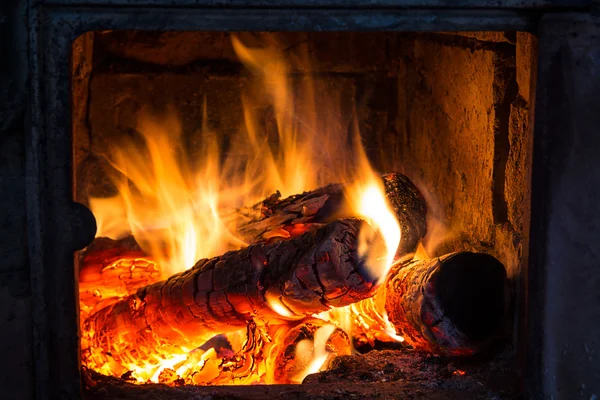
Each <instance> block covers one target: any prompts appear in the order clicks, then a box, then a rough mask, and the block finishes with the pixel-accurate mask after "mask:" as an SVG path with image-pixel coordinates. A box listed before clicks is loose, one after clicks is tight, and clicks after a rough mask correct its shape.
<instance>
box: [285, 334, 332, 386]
mask: <svg viewBox="0 0 600 400" xmlns="http://www.w3.org/2000/svg"><path fill="white" fill-rule="evenodd" d="M335 329H336V328H335V325H332V324H327V325H324V326H322V327H320V328H319V329H317V331H316V332H315V336H314V341H310V340H303V341H301V342H300V343H298V345H297V346H296V357H297V358H301V357H302V356H306V355H308V357H309V358H310V360H311V361H310V362H309V363H308V366H307V367H306V368H305V369H304V370H303V371H302V372H300V373H299V374H298V375H296V376H295V377H294V378H293V379H292V381H293V382H295V383H302V381H303V380H304V378H306V376H307V375H310V374H315V373H317V372H319V371H321V369H322V368H323V366H324V364H325V362H326V361H327V358H328V357H329V353H328V352H327V347H326V345H327V340H328V339H329V337H330V336H331V334H332V333H333V331H335Z"/></svg>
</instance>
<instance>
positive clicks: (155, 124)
mask: <svg viewBox="0 0 600 400" xmlns="http://www.w3.org/2000/svg"><path fill="white" fill-rule="evenodd" d="M233 47H234V50H235V52H236V54H237V55H238V57H239V59H240V60H241V61H242V62H243V63H244V64H245V65H246V66H247V67H248V69H249V70H250V71H251V73H252V74H253V77H254V80H253V81H254V82H255V83H256V87H254V88H249V89H248V90H247V92H244V93H243V94H242V102H243V110H244V124H243V126H242V127H240V130H239V133H238V134H237V135H236V136H235V137H234V138H232V140H230V143H231V144H230V145H229V147H227V148H225V147H224V146H223V145H222V144H220V143H219V140H218V135H217V134H216V133H215V132H213V131H212V130H211V128H210V127H209V126H208V125H207V123H206V121H207V120H208V118H207V105H206V102H205V104H204V110H203V111H204V118H203V120H204V121H205V122H204V124H203V126H202V130H201V132H200V133H199V135H198V140H200V141H201V142H202V151H201V153H200V154H196V155H195V156H194V158H193V159H191V158H190V156H189V155H187V153H186V151H185V148H184V146H183V144H182V137H181V136H182V127H181V122H180V120H179V118H178V117H177V114H176V112H175V111H173V110H169V111H168V112H167V113H166V114H165V115H163V116H161V117H151V116H149V113H148V112H147V111H145V112H144V113H143V114H142V115H141V116H140V118H139V121H138V126H137V132H138V133H139V135H138V137H134V138H126V139H124V140H123V141H122V142H120V143H115V146H113V148H112V153H111V157H110V160H109V161H110V163H111V165H112V166H113V167H114V169H115V170H116V171H118V173H117V174H115V177H114V178H115V179H114V182H115V184H116V186H117V189H118V194H117V195H116V196H115V197H113V198H109V199H99V198H91V199H90V201H89V204H90V208H91V209H92V211H93V213H94V215H95V216H96V219H97V221H98V233H97V236H106V237H111V238H115V239H116V238H120V237H123V236H125V235H128V234H131V235H133V236H134V237H135V239H136V241H137V242H138V243H139V244H140V246H141V247H142V249H143V250H144V251H145V253H147V254H148V255H150V256H151V258H152V259H153V260H154V261H155V262H156V263H157V264H158V265H160V266H161V267H162V272H163V275H164V277H165V278H166V277H168V276H171V275H172V274H174V273H177V272H181V271H183V270H186V269H188V268H190V267H191V266H193V265H194V263H195V262H196V261H197V260H199V259H201V258H206V257H212V256H216V255H219V254H222V253H224V252H226V251H228V250H232V249H239V248H242V247H244V246H246V245H247V243H245V242H244V240H242V239H241V238H240V237H239V236H238V235H237V233H236V232H237V226H238V225H239V224H240V223H241V222H243V221H240V219H239V218H240V216H239V213H237V214H236V215H237V216H236V217H231V215H234V214H235V213H233V212H231V210H235V209H236V208H239V207H241V206H243V205H251V204H255V203H257V202H258V201H260V200H262V199H264V198H265V197H266V196H267V195H269V194H271V193H273V192H275V191H277V190H278V191H280V192H281V193H282V195H284V196H287V195H292V194H296V193H301V192H303V191H305V190H309V189H313V188H315V187H317V186H320V185H324V184H327V183H331V182H345V183H349V184H348V185H347V187H346V190H345V195H346V196H347V198H348V200H349V203H350V204H351V207H352V209H353V211H354V213H355V214H356V215H357V216H360V217H361V218H363V219H364V220H365V221H367V222H368V223H369V224H370V225H372V226H374V227H376V228H377V229H378V230H379V231H380V232H381V233H382V234H383V237H384V239H385V246H386V252H385V254H386V257H385V258H383V259H378V260H369V262H368V263H367V264H368V265H369V266H370V268H371V271H369V272H370V274H371V275H372V276H373V277H374V278H375V279H374V280H375V281H378V282H381V281H382V280H383V279H385V277H386V274H387V272H388V271H389V268H390V267H391V264H392V260H393V257H394V254H395V252H396V249H397V247H398V244H399V241H400V227H399V225H398V222H397V219H396V218H395V216H394V213H393V212H392V211H391V209H390V207H389V205H388V204H387V201H386V199H385V195H384V190H383V185H382V181H381V178H380V176H378V175H377V174H376V173H375V172H374V171H373V169H372V167H371V165H370V163H369V161H368V159H367V156H366V154H365V151H364V149H363V147H362V145H361V140H360V133H359V131H358V127H357V123H356V115H352V116H351V118H349V120H348V121H341V120H340V117H339V115H340V114H341V112H340V110H341V106H340V99H339V98H336V97H335V96H326V94H325V93H323V92H322V91H319V90H317V84H316V82H315V80H314V79H312V78H311V77H310V76H308V75H307V76H305V77H304V78H303V79H302V80H301V82H300V89H295V88H297V85H296V86H295V84H296V83H298V82H294V81H293V79H292V78H291V77H290V65H289V64H288V63H287V62H286V59H285V57H284V54H282V53H280V52H277V51H275V50H273V48H274V47H273V46H267V47H264V48H249V47H246V46H244V45H243V44H242V42H241V40H239V39H238V38H236V37H234V38H233ZM301 62H305V60H301ZM262 105H268V106H270V107H271V108H272V109H273V111H274V117H275V122H276V128H277V129H276V133H277V134H276V137H269V136H268V135H265V133H264V127H263V126H261V124H260V123H259V121H260V118H259V115H258V112H257V109H259V108H260V106H262ZM348 124H350V127H351V128H352V129H351V131H352V135H351V136H352V137H351V138H348V129H347V128H348ZM345 143H351V145H350V146H344V144H345ZM223 155H224V156H225V157H224V159H223ZM362 231H365V232H362ZM362 231H361V236H360V238H359V240H360V242H359V252H364V251H365V249H366V248H367V247H368V246H370V245H371V242H372V241H373V237H369V234H368V233H367V232H366V231H367V230H362ZM370 231H372V232H373V231H374V230H370ZM373 253H375V254H377V253H378V252H373ZM379 254H381V253H379ZM268 301H269V304H270V306H271V307H272V308H273V310H274V311H275V312H276V313H278V314H279V315H281V316H282V317H287V318H288V319H291V318H292V317H293V316H292V315H288V314H289V311H288V310H287V309H286V308H285V307H284V306H282V305H280V304H279V303H278V302H277V299H268ZM357 310H359V309H356V308H355V309H354V311H353V313H355V314H356V313H357V312H359V311H357ZM344 318H347V317H343V316H340V315H337V316H336V315H335V314H330V315H329V316H327V318H325V319H327V320H330V321H332V322H335V323H336V324H338V325H340V324H341V325H344V323H343V321H342V320H344ZM382 318H384V317H382ZM346 325H347V324H346ZM388 325H389V323H388ZM273 329H275V328H273ZM286 329H287V328H286V327H285V326H281V327H279V328H277V329H275V331H273V330H272V331H271V332H270V333H269V332H262V333H261V334H260V335H258V336H256V335H253V334H247V332H236V333H232V334H227V335H226V337H227V340H228V343H229V344H230V345H231V349H229V350H228V352H229V353H231V354H229V353H227V352H226V353H227V354H228V355H223V354H224V353H223V354H221V353H219V352H218V351H216V349H214V348H212V347H211V348H208V349H206V350H200V349H198V348H196V349H194V348H183V347H176V346H172V347H168V346H167V347H165V348H161V349H160V350H159V349H149V348H146V349H140V351H139V353H140V354H143V355H144V356H143V357H142V359H139V358H137V359H136V358H134V357H130V356H127V357H126V356H123V357H122V358H121V360H122V361H121V364H120V365H114V363H113V364H111V363H105V364H103V365H97V364H94V361H93V360H94V357H93V354H94V352H95V351H97V349H93V348H92V349H84V354H87V355H88V356H85V357H84V364H86V365H87V366H88V367H90V368H93V369H96V370H98V371H100V372H102V373H105V374H110V375H117V376H120V375H121V374H122V373H123V372H125V371H133V372H132V374H131V376H132V377H133V378H134V379H136V380H137V381H138V382H147V381H152V382H159V381H160V382H166V383H169V382H171V381H172V380H173V379H179V378H180V379H184V380H185V382H187V383H195V384H215V383H216V384H227V383H236V384H243V383H254V382H261V383H273V379H272V378H270V377H272V374H270V373H269V368H272V365H273V361H272V359H273V356H272V353H273V352H274V351H275V349H276V348H277V345H278V343H279V341H280V340H281V338H282V337H283V335H285V332H286ZM333 329H334V327H333V325H326V326H325V327H322V328H320V329H319V331H318V332H317V335H316V336H315V343H314V346H313V348H314V351H313V352H312V353H311V354H312V356H311V357H312V361H311V362H310V365H309V366H308V368H307V369H306V371H304V372H303V374H302V375H303V376H298V377H296V378H295V379H296V380H298V381H301V380H302V379H303V378H304V376H306V374H308V373H312V372H316V371H318V370H319V368H321V366H322V365H323V362H324V360H325V358H326V354H325V353H324V347H323V346H324V343H325V342H326V341H327V339H328V337H329V335H330V334H331V333H332V332H333ZM274 332H275V333H274ZM347 332H349V331H348V330H347ZM219 333H220V332H215V335H218V334H219ZM82 347H85V345H84V344H83V342H82ZM299 348H300V347H299ZM165 349H166V350H165ZM90 354H91V355H92V356H90ZM248 354H253V355H251V356H248ZM257 354H262V357H263V358H262V361H261V362H258V361H260V360H258V359H255V358H253V357H254V356H255V355H257ZM247 357H252V361H251V362H250V361H249V359H248V358H247ZM324 357H325V358H324ZM255 361H257V362H256V363H255ZM250 364H251V365H252V367H250V366H249V365H250ZM223 365H227V366H229V367H228V369H227V370H228V371H234V372H231V373H229V374H224V372H223V371H225V369H223ZM252 368H253V369H252ZM235 371H237V372H235ZM242 371H243V372H242Z"/></svg>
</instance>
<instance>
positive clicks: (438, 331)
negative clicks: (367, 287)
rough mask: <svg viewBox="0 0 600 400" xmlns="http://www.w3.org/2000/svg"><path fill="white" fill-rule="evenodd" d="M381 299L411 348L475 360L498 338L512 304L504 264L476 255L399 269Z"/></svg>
mask: <svg viewBox="0 0 600 400" xmlns="http://www.w3.org/2000/svg"><path fill="white" fill-rule="evenodd" d="M379 296H384V297H385V310H386V312H387V315H388V318H389V322H390V323H391V325H392V326H393V328H395V330H396V333H397V334H398V335H401V336H402V337H404V339H405V340H406V342H407V343H408V344H410V345H412V346H413V347H415V348H417V349H422V350H426V351H429V352H432V353H438V354H445V355H471V354H474V353H476V352H477V351H479V350H481V349H482V348H484V347H485V346H486V345H488V344H489V343H490V342H491V340H493V339H495V338H497V336H498V332H499V331H500V330H501V327H502V324H503V322H504V321H506V316H507V309H508V303H509V291H508V280H507V277H506V270H505V269H504V266H503V265H502V263H500V261H498V260H497V259H496V258H494V257H493V256H491V255H488V254H484V253H471V252H460V253H452V254H447V255H445V256H443V257H439V258H434V259H431V260H427V261H413V262H411V263H408V264H406V265H399V266H396V267H395V268H393V269H392V270H391V271H390V274H389V275H388V279H387V282H386V284H385V287H382V290H380V291H379V292H378V294H377V297H379Z"/></svg>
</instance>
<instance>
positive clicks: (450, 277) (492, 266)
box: [435, 252, 509, 343]
mask: <svg viewBox="0 0 600 400" xmlns="http://www.w3.org/2000/svg"><path fill="white" fill-rule="evenodd" d="M435 287H436V299H437V301H438V303H439V305H440V306H441V308H442V309H443V310H444V316H445V317H447V318H448V319H450V320H451V321H452V322H453V323H454V325H455V326H456V328H457V329H458V330H459V331H460V332H462V333H463V334H464V335H465V336H466V337H468V338H469V340H470V341H471V342H473V343H479V342H482V341H486V340H488V339H489V338H491V337H493V336H495V335H496V333H497V332H498V331H499V330H500V328H501V327H502V325H503V323H504V322H505V321H506V317H507V314H508V307H507V304H508V303H509V291H508V281H507V275H506V270H505V268H504V265H502V263H501V262H500V261H498V260H497V259H496V258H495V257H493V256H491V255H489V254H485V253H470V252H462V253H456V254H454V255H452V256H450V257H449V258H448V259H446V260H445V262H444V263H443V264H442V265H441V267H440V269H439V272H438V274H437V278H436V281H435Z"/></svg>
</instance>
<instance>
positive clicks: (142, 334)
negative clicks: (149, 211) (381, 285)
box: [84, 219, 386, 357]
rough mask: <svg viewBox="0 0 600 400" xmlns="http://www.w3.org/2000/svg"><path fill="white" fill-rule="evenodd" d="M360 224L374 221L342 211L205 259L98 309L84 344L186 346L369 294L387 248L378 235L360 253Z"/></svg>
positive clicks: (119, 349)
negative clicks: (306, 227)
mask: <svg viewBox="0 0 600 400" xmlns="http://www.w3.org/2000/svg"><path fill="white" fill-rule="evenodd" d="M360 229H371V228H370V227H369V226H368V224H365V223H363V222H362V221H361V220H358V219H343V220H338V221H335V222H332V223H329V224H327V225H325V226H323V227H321V228H319V229H317V230H315V231H310V232H307V233H305V234H303V235H301V236H299V237H297V238H294V239H290V240H287V241H281V242H276V243H268V244H256V245H252V246H249V247H247V248H245V249H243V250H239V251H232V252H229V253H226V254H224V255H223V256H221V257H215V258H212V259H204V260H200V261H198V263H197V264H196V265H195V266H194V267H193V268H192V269H189V270H187V271H185V272H182V273H179V274H176V275H173V276H171V277H170V278H169V279H168V280H166V281H161V282H158V283H155V284H153V285H150V286H146V287H143V288H140V289H139V290H138V291H137V293H136V294H134V295H130V296H127V297H125V298H123V299H122V300H120V301H118V302H116V303H114V304H112V305H110V306H108V307H106V308H104V309H102V310H100V311H98V312H96V313H94V314H93V315H92V316H91V317H90V318H88V319H87V321H86V322H85V329H84V331H85V332H88V335H89V337H87V338H86V340H87V341H88V342H87V344H89V345H90V346H91V347H94V348H98V349H102V351H103V352H105V353H106V354H115V355H116V354H129V353H130V352H128V351H124V349H126V348H127V347H128V345H129V344H131V345H132V346H138V347H139V349H136V350H135V351H136V352H138V353H139V352H140V351H142V350H141V348H142V347H144V346H139V344H140V342H142V343H143V344H145V345H153V344H154V343H153V342H156V343H155V344H156V345H159V343H169V344H170V345H175V346H177V345H179V346H185V347H188V348H189V347H190V346H197V345H199V344H201V343H202V342H204V341H206V340H208V339H209V338H210V337H211V336H213V335H214V334H215V332H220V333H225V332H231V331H234V330H238V329H240V328H241V327H244V326H246V324H247V323H248V322H249V321H251V320H254V321H261V320H268V321H270V323H273V322H274V321H276V320H277V319H279V320H282V319H284V320H285V319H290V318H292V319H293V318H303V317H305V316H307V315H312V314H314V313H318V312H321V311H324V310H327V309H329V308H330V307H332V306H333V307H340V306H344V305H347V304H350V303H353V302H356V301H359V300H361V299H365V298H368V297H370V296H371V295H372V294H373V293H374V291H375V290H376V283H375V282H376V281H377V279H378V278H379V277H377V276H372V271H373V270H375V269H377V265H376V264H378V263H381V262H383V261H380V260H381V259H383V258H384V257H383V255H384V254H385V251H386V249H385V244H384V243H383V240H382V238H381V237H380V236H379V235H374V239H373V241H372V242H371V243H370V244H369V250H368V252H367V254H358V250H357V248H358V233H359V230H360ZM192 348H193V347H192ZM129 350H131V349H129ZM132 357H133V356H132Z"/></svg>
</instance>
